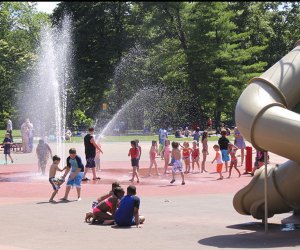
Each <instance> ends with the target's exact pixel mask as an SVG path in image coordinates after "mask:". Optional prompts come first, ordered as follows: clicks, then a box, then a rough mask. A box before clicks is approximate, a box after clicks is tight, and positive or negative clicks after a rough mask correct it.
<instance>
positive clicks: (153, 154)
mask: <svg viewBox="0 0 300 250" xmlns="http://www.w3.org/2000/svg"><path fill="white" fill-rule="evenodd" d="M157 154H158V149H157V141H152V145H151V148H150V151H149V157H150V166H149V173H148V176H150V175H151V168H152V166H153V165H154V166H155V171H156V175H159V173H158V169H157V163H156V160H155V157H156V155H157Z"/></svg>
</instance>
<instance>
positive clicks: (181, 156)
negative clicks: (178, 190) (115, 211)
mask: <svg viewBox="0 0 300 250" xmlns="http://www.w3.org/2000/svg"><path fill="white" fill-rule="evenodd" d="M201 142H202V146H203V147H202V155H203V161H202V163H201V167H200V163H199V161H200V149H199V143H198V141H196V140H194V141H193V146H192V148H190V147H189V142H187V141H185V142H184V143H183V145H181V144H180V143H178V142H172V144H171V143H170V140H165V142H164V146H163V148H162V149H161V152H159V150H158V143H157V141H152V142H151V147H150V150H149V159H150V166H149V170H148V174H147V176H151V170H152V167H153V166H154V167H155V172H156V175H157V176H158V175H159V172H158V168H157V162H156V158H157V157H159V155H161V158H162V159H163V160H164V174H167V173H169V172H168V166H172V176H173V179H172V180H171V183H174V182H175V172H177V171H179V172H180V173H181V177H182V185H184V184H185V181H184V175H183V166H182V160H183V161H184V164H185V171H184V173H185V174H187V173H190V172H192V173H194V172H195V165H197V167H198V172H200V168H201V173H203V172H207V171H206V169H205V162H206V156H207V155H208V146H207V132H204V133H203V135H202V140H201ZM138 143H139V142H138V140H135V141H131V148H130V150H129V153H128V156H131V166H132V167H133V172H132V178H131V179H130V181H131V182H133V181H134V179H135V177H136V179H137V183H139V174H138V169H139V160H140V157H141V147H140V146H139V145H138ZM170 146H172V149H171V148H170ZM179 147H180V148H181V149H180V148H179ZM170 160H171V161H170ZM190 165H192V171H191V169H190V168H191V167H190Z"/></svg>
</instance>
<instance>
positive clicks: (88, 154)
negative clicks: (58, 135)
mask: <svg viewBox="0 0 300 250" xmlns="http://www.w3.org/2000/svg"><path fill="white" fill-rule="evenodd" d="M88 132H89V133H88V134H87V135H86V136H85V137H84V148H85V158H86V165H85V170H84V174H83V178H82V180H83V181H87V180H89V179H88V178H87V177H86V174H87V172H88V170H89V169H92V172H93V180H100V179H101V178H100V177H97V176H96V162H95V157H96V149H98V150H100V151H101V148H100V147H99V146H98V145H97V143H96V141H95V138H94V132H95V129H94V128H93V127H91V128H89V129H88Z"/></svg>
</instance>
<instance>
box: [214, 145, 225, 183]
mask: <svg viewBox="0 0 300 250" xmlns="http://www.w3.org/2000/svg"><path fill="white" fill-rule="evenodd" d="M213 149H214V150H215V151H216V156H215V158H214V159H213V161H212V162H211V163H212V164H213V163H214V161H217V173H219V174H220V178H218V179H217V180H223V175H222V167H223V160H222V155H221V153H220V146H219V145H217V144H215V145H214V146H213Z"/></svg>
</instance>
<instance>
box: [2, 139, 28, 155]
mask: <svg viewBox="0 0 300 250" xmlns="http://www.w3.org/2000/svg"><path fill="white" fill-rule="evenodd" d="M22 146H23V143H22V140H18V139H16V141H14V142H13V143H12V144H10V148H11V149H12V150H13V151H16V152H21V151H22V149H23V147H22ZM0 150H4V144H3V143H0Z"/></svg>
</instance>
